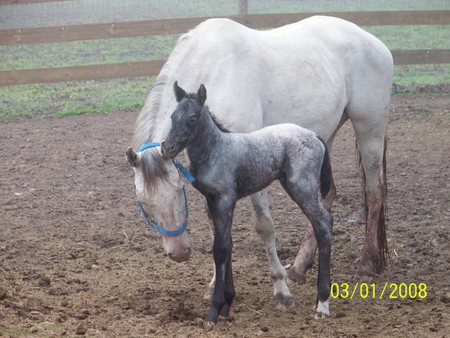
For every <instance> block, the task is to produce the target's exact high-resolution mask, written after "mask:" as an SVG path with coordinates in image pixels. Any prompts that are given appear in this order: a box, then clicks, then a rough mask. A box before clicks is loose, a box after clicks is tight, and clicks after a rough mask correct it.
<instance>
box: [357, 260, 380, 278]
mask: <svg viewBox="0 0 450 338" xmlns="http://www.w3.org/2000/svg"><path fill="white" fill-rule="evenodd" d="M358 275H360V276H369V277H375V275H376V273H375V270H374V268H373V264H372V262H367V263H365V264H364V263H359V266H358Z"/></svg>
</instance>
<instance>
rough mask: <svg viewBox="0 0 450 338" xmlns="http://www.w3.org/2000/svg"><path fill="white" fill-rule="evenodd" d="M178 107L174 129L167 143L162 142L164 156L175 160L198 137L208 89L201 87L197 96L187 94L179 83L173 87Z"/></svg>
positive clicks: (174, 118) (173, 115)
mask: <svg viewBox="0 0 450 338" xmlns="http://www.w3.org/2000/svg"><path fill="white" fill-rule="evenodd" d="M173 88H174V91H175V97H176V99H177V101H178V106H177V108H176V109H175V111H174V112H173V113H172V116H171V119H172V127H171V128H170V132H169V136H168V137H167V139H166V141H164V142H162V151H163V154H164V156H167V157H169V158H174V157H175V156H177V154H178V153H179V152H180V151H182V150H183V149H184V148H185V147H186V146H187V145H188V144H189V143H190V142H191V141H192V140H193V139H194V138H195V136H196V135H197V130H198V128H201V125H200V123H198V122H199V120H200V119H201V117H202V114H203V113H204V112H203V107H204V105H205V101H206V88H205V86H204V85H200V88H199V89H198V91H197V94H193V93H191V94H187V93H186V92H185V91H184V90H183V89H182V88H180V87H178V83H177V82H175V83H174V85H173Z"/></svg>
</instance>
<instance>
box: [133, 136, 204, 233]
mask: <svg viewBox="0 0 450 338" xmlns="http://www.w3.org/2000/svg"><path fill="white" fill-rule="evenodd" d="M159 146H161V144H160V143H157V142H150V143H146V144H144V145H143V146H141V147H139V149H138V150H137V152H138V153H140V152H141V151H144V150H145V149H148V148H154V147H159ZM172 162H173V164H174V165H175V167H177V168H178V170H180V171H181V172H182V173H183V175H184V177H186V179H187V180H188V181H189V182H191V183H192V182H194V181H195V178H194V177H193V176H192V175H191V174H190V173H189V171H188V170H187V169H186V168H185V167H184V166H183V165H182V164H181V163H180V162H178V161H177V160H175V159H173V160H172ZM183 195H184V204H185V209H186V215H185V218H186V221H185V222H184V223H183V225H182V226H181V228H180V229H178V230H167V229H164V228H162V227H160V226H159V225H157V224H156V223H154V222H152V221H150V220H148V218H149V217H148V215H147V213H146V212H145V210H144V207H143V206H142V203H141V202H139V201H138V205H139V209H141V212H142V216H144V218H145V219H146V220H147V224H148V225H149V226H151V227H152V228H153V229H155V230H156V231H158V232H159V233H161V234H163V235H166V236H172V237H176V236H180V235H181V234H182V233H183V232H184V231H186V228H187V225H188V223H187V218H188V217H189V210H188V202H187V196H186V190H185V189H184V187H183Z"/></svg>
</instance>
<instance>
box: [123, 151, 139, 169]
mask: <svg viewBox="0 0 450 338" xmlns="http://www.w3.org/2000/svg"><path fill="white" fill-rule="evenodd" d="M125 154H126V155H127V160H128V163H129V164H130V165H131V166H132V167H135V168H136V167H138V166H139V164H140V160H139V157H138V154H137V153H136V152H135V151H134V149H133V147H129V148H128V149H127V151H126V152H125Z"/></svg>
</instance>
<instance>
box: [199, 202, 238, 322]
mask: <svg viewBox="0 0 450 338" xmlns="http://www.w3.org/2000/svg"><path fill="white" fill-rule="evenodd" d="M207 202H208V209H209V212H210V214H211V216H212V218H213V221H214V245H213V255H214V264H215V275H216V281H215V287H214V293H213V296H212V302H211V307H210V309H209V311H208V313H207V314H206V316H205V320H206V321H208V322H214V323H215V322H217V317H218V316H219V314H221V315H223V316H228V315H229V312H230V307H231V304H232V302H233V299H234V296H235V291H234V283H233V272H232V267H231V252H232V248H233V242H232V238H231V224H232V219H233V210H234V206H235V203H236V199H235V198H233V197H230V196H215V197H212V198H209V199H208V198H207Z"/></svg>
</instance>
